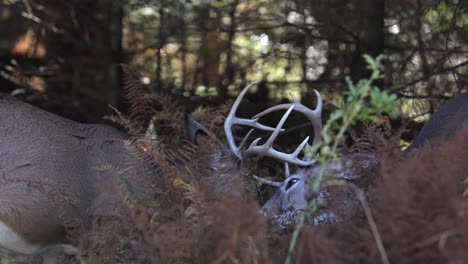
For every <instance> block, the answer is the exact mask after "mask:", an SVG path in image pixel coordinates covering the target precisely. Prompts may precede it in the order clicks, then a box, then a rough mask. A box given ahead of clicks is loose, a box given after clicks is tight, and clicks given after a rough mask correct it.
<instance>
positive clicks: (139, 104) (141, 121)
mask: <svg viewBox="0 0 468 264" xmlns="http://www.w3.org/2000/svg"><path fill="white" fill-rule="evenodd" d="M123 72H124V76H125V79H124V80H125V86H124V97H125V98H126V100H127V101H128V103H129V104H130V111H129V119H130V120H131V127H130V128H131V130H130V132H131V133H132V134H139V133H142V132H143V131H144V129H145V128H146V127H147V126H148V122H149V120H150V118H151V116H152V115H153V114H154V113H155V110H154V108H153V107H152V105H153V103H154V102H153V99H152V97H151V96H150V90H149V87H148V85H146V84H144V83H142V82H141V81H140V76H139V75H138V74H137V73H136V72H135V71H133V70H131V69H130V68H129V67H126V66H123Z"/></svg>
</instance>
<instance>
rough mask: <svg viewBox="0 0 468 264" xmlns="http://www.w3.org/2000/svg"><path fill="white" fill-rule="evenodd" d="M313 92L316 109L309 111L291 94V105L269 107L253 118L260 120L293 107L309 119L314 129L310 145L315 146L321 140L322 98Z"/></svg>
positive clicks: (316, 92)
mask: <svg viewBox="0 0 468 264" xmlns="http://www.w3.org/2000/svg"><path fill="white" fill-rule="evenodd" d="M314 92H315V95H316V96H317V107H315V109H314V110H312V109H309V108H307V107H306V106H305V105H303V104H301V103H300V102H299V100H297V98H296V97H295V96H294V95H293V94H291V97H292V98H293V102H292V103H288V104H280V105H276V106H273V107H270V108H268V109H267V110H265V111H263V112H261V113H259V114H257V115H255V116H254V117H253V118H260V117H262V116H264V115H267V114H269V113H272V112H274V111H278V110H286V109H289V108H290V107H291V106H294V110H296V111H298V112H300V113H301V114H303V115H305V116H306V117H307V119H309V121H310V122H311V123H312V126H313V128H314V141H313V142H312V144H313V145H315V144H317V143H318V142H319V141H320V139H321V136H320V133H321V132H322V106H323V100H322V96H320V93H319V92H318V91H317V90H315V89H314Z"/></svg>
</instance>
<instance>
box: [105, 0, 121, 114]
mask: <svg viewBox="0 0 468 264" xmlns="http://www.w3.org/2000/svg"><path fill="white" fill-rule="evenodd" d="M109 19H110V30H109V31H110V34H109V41H110V63H109V66H108V67H109V69H108V99H107V101H108V104H110V105H113V106H115V107H119V106H120V103H121V99H122V89H123V84H122V68H121V67H120V64H121V63H122V62H123V55H122V19H123V2H122V0H114V1H113V2H112V4H111V12H110V16H109Z"/></svg>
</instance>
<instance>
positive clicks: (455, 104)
mask: <svg viewBox="0 0 468 264" xmlns="http://www.w3.org/2000/svg"><path fill="white" fill-rule="evenodd" d="M467 120H468V92H465V93H462V94H460V95H458V96H456V97H454V98H452V99H450V100H448V101H447V102H445V104H444V105H442V106H441V107H440V108H439V109H438V110H437V111H436V112H435V113H434V114H433V115H432V116H431V118H430V119H429V120H428V121H427V123H426V124H425V125H424V126H423V128H422V129H421V131H420V132H419V134H418V135H417V136H416V138H415V139H414V141H413V143H412V144H411V145H410V146H409V147H408V148H407V149H405V152H404V155H405V156H407V155H408V154H409V153H410V152H411V151H412V150H414V149H418V148H420V147H423V146H424V144H426V143H427V144H434V143H437V141H440V140H443V139H446V138H448V137H453V136H454V135H455V134H456V133H457V132H458V131H460V130H461V128H462V127H463V126H464V125H466V122H467Z"/></svg>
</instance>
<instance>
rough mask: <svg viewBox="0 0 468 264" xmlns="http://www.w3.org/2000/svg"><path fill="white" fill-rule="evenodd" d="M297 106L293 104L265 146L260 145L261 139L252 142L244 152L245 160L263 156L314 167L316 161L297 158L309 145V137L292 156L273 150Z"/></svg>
mask: <svg viewBox="0 0 468 264" xmlns="http://www.w3.org/2000/svg"><path fill="white" fill-rule="evenodd" d="M295 106H296V105H295V104H292V105H291V106H290V107H289V109H288V111H286V113H285V114H284V115H283V117H282V118H281V120H280V121H279V123H278V125H277V126H276V128H275V130H274V131H273V133H272V134H271V135H270V137H269V138H268V139H267V141H266V142H265V143H264V144H263V145H258V142H259V141H260V139H261V138H257V139H255V140H254V141H253V142H252V144H251V145H250V147H249V148H248V149H247V150H245V151H244V158H245V157H248V156H251V155H254V154H263V155H265V156H268V157H272V158H276V159H279V160H282V161H285V162H290V163H293V164H296V165H299V166H310V165H313V164H314V163H315V160H310V161H305V160H301V159H299V158H298V157H297V155H298V154H299V153H300V151H301V150H302V148H303V147H304V146H305V144H306V143H307V140H308V139H309V137H307V138H306V139H305V140H304V141H303V142H302V143H301V144H300V145H299V147H297V149H296V150H295V151H294V152H292V153H290V154H286V153H283V152H280V151H277V150H275V149H274V148H273V142H274V141H275V140H276V138H277V137H278V135H279V132H280V131H281V129H282V127H283V125H284V123H285V122H286V119H287V118H288V116H289V115H290V114H291V112H292V111H293V109H294V107H295Z"/></svg>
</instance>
